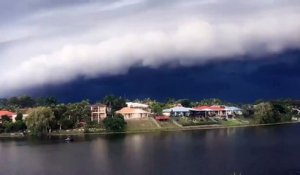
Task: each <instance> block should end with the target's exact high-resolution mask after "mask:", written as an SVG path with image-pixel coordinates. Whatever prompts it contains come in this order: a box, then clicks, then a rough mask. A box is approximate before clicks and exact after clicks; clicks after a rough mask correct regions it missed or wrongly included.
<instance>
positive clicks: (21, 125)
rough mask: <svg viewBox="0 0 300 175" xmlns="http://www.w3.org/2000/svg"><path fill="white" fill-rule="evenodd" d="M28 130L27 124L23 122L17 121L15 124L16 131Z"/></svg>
mask: <svg viewBox="0 0 300 175" xmlns="http://www.w3.org/2000/svg"><path fill="white" fill-rule="evenodd" d="M26 128H27V127H26V124H25V122H24V121H23V120H17V121H16V122H15V123H13V130H14V131H24V130H26Z"/></svg>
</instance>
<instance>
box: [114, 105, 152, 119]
mask: <svg viewBox="0 0 300 175" xmlns="http://www.w3.org/2000/svg"><path fill="white" fill-rule="evenodd" d="M116 113H117V114H121V115H123V116H124V119H125V120H130V119H143V118H148V117H149V114H150V113H149V112H148V111H145V110H143V109H139V108H130V107H124V108H122V109H121V110H118V111H116Z"/></svg>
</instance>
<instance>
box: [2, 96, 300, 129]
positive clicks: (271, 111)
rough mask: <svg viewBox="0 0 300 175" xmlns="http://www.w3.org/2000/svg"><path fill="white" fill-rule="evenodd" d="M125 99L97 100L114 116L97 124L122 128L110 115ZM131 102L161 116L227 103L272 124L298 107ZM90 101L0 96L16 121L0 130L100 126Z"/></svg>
mask: <svg viewBox="0 0 300 175" xmlns="http://www.w3.org/2000/svg"><path fill="white" fill-rule="evenodd" d="M126 101H128V100H127V99H124V98H122V97H117V96H114V95H108V96H105V97H104V98H102V99H101V100H99V101H98V102H99V103H102V104H106V105H107V106H110V107H111V112H112V114H113V116H114V117H112V116H109V117H107V118H106V119H105V120H104V121H103V122H102V123H101V125H103V127H105V128H106V129H107V130H110V131H122V130H124V128H125V125H126V122H125V120H124V118H123V117H122V116H121V115H114V113H115V111H117V110H119V109H121V108H123V107H125V106H126ZM132 101H134V102H140V103H146V104H148V105H149V107H150V109H151V111H152V113H153V114H154V115H162V111H163V109H166V108H171V107H174V105H176V104H181V105H182V106H184V107H195V106H199V105H208V106H209V105H227V106H237V107H240V108H242V109H243V113H244V115H243V117H245V118H251V119H252V121H253V122H254V123H258V124H263V123H276V122H285V121H290V120H291V119H292V117H293V116H296V117H297V116H298V115H297V114H296V113H295V111H293V109H295V108H299V107H300V102H299V101H295V100H277V101H263V100H259V101H257V102H255V103H254V104H233V103H228V102H224V101H222V100H220V99H216V98H212V99H203V100H201V101H192V100H189V99H179V100H176V99H173V98H168V99H166V100H165V102H158V101H156V100H153V99H150V98H146V99H143V100H139V99H136V100H132ZM90 105H91V103H90V101H89V100H83V101H81V102H76V103H68V104H64V103H59V102H58V100H57V99H56V98H54V97H45V98H32V97H30V96H20V97H12V98H8V99H5V98H2V99H0V110H10V111H12V112H15V113H17V117H16V122H14V123H13V122H12V121H11V120H10V119H9V118H8V117H6V116H2V124H1V125H0V132H17V131H24V130H26V129H28V130H30V131H31V132H32V134H40V133H47V132H50V131H53V130H67V129H74V128H79V127H84V129H86V130H88V128H95V127H101V126H99V125H98V124H97V123H95V122H93V121H91V118H90V116H91V111H90ZM24 108H28V109H29V116H28V117H27V119H26V120H24V119H23V114H22V112H21V110H22V109H24Z"/></svg>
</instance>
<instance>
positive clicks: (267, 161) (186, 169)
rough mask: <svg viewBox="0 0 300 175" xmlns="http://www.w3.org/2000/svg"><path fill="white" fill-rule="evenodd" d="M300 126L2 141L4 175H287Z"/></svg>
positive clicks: (299, 143)
mask: <svg viewBox="0 0 300 175" xmlns="http://www.w3.org/2000/svg"><path fill="white" fill-rule="evenodd" d="M298 133H300V125H287V126H284V127H280V126H278V127H260V128H259V127H258V128H231V129H219V130H201V131H178V132H157V133H147V134H129V135H124V134H119V135H82V136H74V139H75V142H72V143H65V142H64V141H63V139H64V138H63V137H51V138H45V139H43V140H41V139H36V138H28V139H26V140H24V139H21V140H19V139H18V140H12V139H9V140H1V141H0V174H1V175H2V174H5V175H6V174H14V175H15V174H16V175H18V174H20V175H32V174H45V175H48V174H53V175H54V174H55V175H59V174H64V175H65V174H66V175H68V174H70V175H77V174H78V175H81V174H90V175H94V174H95V175H96V174H105V175H106V174H107V175H115V174H116V175H119V174H125V175H126V174H130V175H131V174H138V175H140V174H143V175H148V174H149V175H150V174H151V175H152V174H172V175H173V174H232V173H233V172H242V173H243V174H278V173H279V172H280V173H281V174H284V173H285V172H289V171H291V169H298V168H300V166H299V163H298V158H299V157H300V152H299V151H298V149H299V146H300V140H299V139H298Z"/></svg>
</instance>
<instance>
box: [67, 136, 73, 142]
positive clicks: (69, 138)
mask: <svg viewBox="0 0 300 175" xmlns="http://www.w3.org/2000/svg"><path fill="white" fill-rule="evenodd" d="M65 141H66V142H73V141H74V139H72V138H71V137H67V138H66V139H65Z"/></svg>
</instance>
